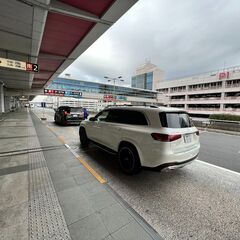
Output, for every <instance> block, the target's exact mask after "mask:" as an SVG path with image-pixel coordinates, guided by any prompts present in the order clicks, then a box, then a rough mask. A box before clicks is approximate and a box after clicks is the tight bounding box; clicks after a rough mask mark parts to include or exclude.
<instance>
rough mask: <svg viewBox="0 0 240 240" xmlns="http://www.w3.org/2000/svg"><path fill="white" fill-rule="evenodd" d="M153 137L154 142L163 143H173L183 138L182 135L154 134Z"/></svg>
mask: <svg viewBox="0 0 240 240" xmlns="http://www.w3.org/2000/svg"><path fill="white" fill-rule="evenodd" d="M151 136H152V138H153V139H154V140H157V141H161V142H173V141H176V140H178V139H180V138H181V137H182V135H181V134H171V135H168V134H163V133H152V134H151Z"/></svg>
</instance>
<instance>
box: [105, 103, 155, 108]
mask: <svg viewBox="0 0 240 240" xmlns="http://www.w3.org/2000/svg"><path fill="white" fill-rule="evenodd" d="M110 107H150V108H159V106H157V105H137V104H136V105H133V104H122V105H109V106H107V107H106V108H110Z"/></svg>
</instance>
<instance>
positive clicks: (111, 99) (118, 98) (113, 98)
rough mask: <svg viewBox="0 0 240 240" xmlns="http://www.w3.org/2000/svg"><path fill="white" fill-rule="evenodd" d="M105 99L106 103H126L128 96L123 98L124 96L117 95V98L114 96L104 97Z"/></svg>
mask: <svg viewBox="0 0 240 240" xmlns="http://www.w3.org/2000/svg"><path fill="white" fill-rule="evenodd" d="M103 99H104V100H105V101H115V100H121V101H126V100H127V97H126V96H122V95H117V96H113V95H104V96H103Z"/></svg>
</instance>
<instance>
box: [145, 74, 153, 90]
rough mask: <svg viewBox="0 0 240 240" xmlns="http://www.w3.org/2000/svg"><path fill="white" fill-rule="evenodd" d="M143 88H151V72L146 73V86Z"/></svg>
mask: <svg viewBox="0 0 240 240" xmlns="http://www.w3.org/2000/svg"><path fill="white" fill-rule="evenodd" d="M145 89H148V90H152V89H153V73H152V72H150V73H146V87H145Z"/></svg>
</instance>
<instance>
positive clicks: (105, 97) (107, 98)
mask: <svg viewBox="0 0 240 240" xmlns="http://www.w3.org/2000/svg"><path fill="white" fill-rule="evenodd" d="M103 99H104V100H105V101H113V100H115V98H114V96H113V95H104V96H103Z"/></svg>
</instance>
